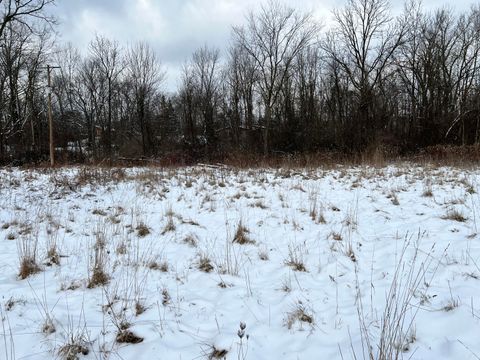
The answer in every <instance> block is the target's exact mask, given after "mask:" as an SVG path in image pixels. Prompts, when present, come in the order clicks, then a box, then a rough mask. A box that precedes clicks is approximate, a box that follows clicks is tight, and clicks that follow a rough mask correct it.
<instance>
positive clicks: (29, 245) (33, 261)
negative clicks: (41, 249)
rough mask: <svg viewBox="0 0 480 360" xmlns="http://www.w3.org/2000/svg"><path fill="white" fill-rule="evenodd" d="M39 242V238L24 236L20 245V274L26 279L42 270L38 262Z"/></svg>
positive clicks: (20, 276) (21, 277)
mask: <svg viewBox="0 0 480 360" xmlns="http://www.w3.org/2000/svg"><path fill="white" fill-rule="evenodd" d="M37 244H38V239H37V238H36V237H35V238H34V239H29V238H22V239H21V240H20V243H19V245H18V254H19V259H20V269H19V272H18V276H19V278H20V279H22V280H24V279H26V278H27V277H29V276H31V275H34V274H36V273H38V272H40V271H41V268H40V266H39V265H38V263H37Z"/></svg>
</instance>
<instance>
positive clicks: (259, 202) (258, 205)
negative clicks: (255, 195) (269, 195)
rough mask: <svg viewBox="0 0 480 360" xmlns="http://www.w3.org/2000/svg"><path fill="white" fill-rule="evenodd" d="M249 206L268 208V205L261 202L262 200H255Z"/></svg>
mask: <svg viewBox="0 0 480 360" xmlns="http://www.w3.org/2000/svg"><path fill="white" fill-rule="evenodd" d="M251 207H257V208H260V209H262V210H265V209H268V206H267V205H265V203H264V202H263V200H257V201H255V202H254V203H253V204H252V205H251Z"/></svg>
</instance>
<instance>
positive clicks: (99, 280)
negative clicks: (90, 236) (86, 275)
mask: <svg viewBox="0 0 480 360" xmlns="http://www.w3.org/2000/svg"><path fill="white" fill-rule="evenodd" d="M94 252H95V253H94V262H93V269H92V274H91V276H90V279H89V280H88V285H87V287H88V288H89V289H93V288H95V287H97V286H103V285H106V284H107V283H108V281H109V280H110V277H109V276H108V274H107V272H106V261H107V251H106V244H105V239H104V237H103V236H102V235H101V234H97V240H96V242H95V246H94Z"/></svg>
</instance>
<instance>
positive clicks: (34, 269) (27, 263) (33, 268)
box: [18, 257, 41, 280]
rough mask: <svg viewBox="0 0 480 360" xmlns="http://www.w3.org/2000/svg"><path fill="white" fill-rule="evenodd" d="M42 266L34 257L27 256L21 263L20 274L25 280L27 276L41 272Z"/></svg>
mask: <svg viewBox="0 0 480 360" xmlns="http://www.w3.org/2000/svg"><path fill="white" fill-rule="evenodd" d="M40 271H41V268H40V267H39V266H38V264H37V263H36V261H35V259H34V258H29V257H25V258H23V259H22V261H21V263H20V271H19V273H18V276H19V277H20V279H22V280H24V279H26V278H27V277H29V276H31V275H34V274H36V273H39V272H40Z"/></svg>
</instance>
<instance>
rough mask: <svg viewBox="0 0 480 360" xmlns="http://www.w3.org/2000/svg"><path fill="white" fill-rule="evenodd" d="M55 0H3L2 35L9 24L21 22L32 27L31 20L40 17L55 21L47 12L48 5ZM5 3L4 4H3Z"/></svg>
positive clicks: (0, 14)
mask: <svg viewBox="0 0 480 360" xmlns="http://www.w3.org/2000/svg"><path fill="white" fill-rule="evenodd" d="M54 1H55V0H2V1H0V7H1V8H2V11H1V13H0V37H1V36H2V35H3V32H4V31H5V28H6V27H7V25H8V24H10V23H14V22H20V23H22V24H24V25H26V26H27V27H29V28H30V27H31V22H30V20H31V19H32V18H33V19H40V20H44V21H45V20H46V21H48V22H53V18H52V17H51V16H48V15H47V14H45V11H44V10H45V9H46V8H47V7H48V5H51V4H53V3H54ZM2 3H3V4H2Z"/></svg>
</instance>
